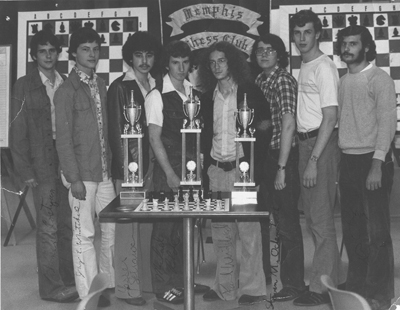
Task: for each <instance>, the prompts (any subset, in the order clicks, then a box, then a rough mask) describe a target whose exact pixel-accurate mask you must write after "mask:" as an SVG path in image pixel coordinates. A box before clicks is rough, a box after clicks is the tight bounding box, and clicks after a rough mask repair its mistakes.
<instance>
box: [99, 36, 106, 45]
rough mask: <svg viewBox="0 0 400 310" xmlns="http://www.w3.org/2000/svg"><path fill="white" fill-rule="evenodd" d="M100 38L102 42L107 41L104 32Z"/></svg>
mask: <svg viewBox="0 0 400 310" xmlns="http://www.w3.org/2000/svg"><path fill="white" fill-rule="evenodd" d="M100 39H101V44H104V43H106V38H105V37H104V34H102V35H101V37H100Z"/></svg>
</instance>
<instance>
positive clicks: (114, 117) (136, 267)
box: [107, 31, 161, 306]
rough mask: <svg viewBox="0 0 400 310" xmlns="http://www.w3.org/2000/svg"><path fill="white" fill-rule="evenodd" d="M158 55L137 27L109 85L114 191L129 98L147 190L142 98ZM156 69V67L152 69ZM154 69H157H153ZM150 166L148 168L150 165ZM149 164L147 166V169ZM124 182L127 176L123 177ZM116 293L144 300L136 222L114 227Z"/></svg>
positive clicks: (132, 147) (131, 142) (132, 150)
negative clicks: (136, 109) (136, 110)
mask: <svg viewBox="0 0 400 310" xmlns="http://www.w3.org/2000/svg"><path fill="white" fill-rule="evenodd" d="M160 55H161V44H160V43H159V42H158V41H157V40H156V39H155V38H154V37H153V36H151V35H150V34H149V33H147V32H142V31H138V32H136V33H135V34H133V35H132V36H130V37H129V38H128V39H127V40H126V42H125V44H124V46H123V47H122V57H123V59H124V61H125V63H127V64H129V66H130V67H129V69H128V71H127V72H126V73H124V74H123V75H122V76H121V77H119V78H118V79H116V80H115V81H114V82H113V83H112V84H111V85H110V88H109V89H108V93H107V102H108V120H109V127H108V132H109V137H110V148H111V152H112V155H113V156H112V161H111V176H112V178H113V180H114V182H115V188H116V192H117V195H118V194H119V193H120V192H121V184H122V183H123V182H124V180H123V178H124V171H123V167H124V148H123V140H122V139H121V134H123V133H124V128H125V126H127V125H129V123H128V122H127V121H126V119H125V117H124V108H125V107H126V106H127V104H128V103H129V102H130V101H131V91H132V90H133V95H134V102H135V104H136V105H138V106H140V107H141V109H142V110H141V111H142V112H141V116H140V119H139V123H140V124H141V125H142V129H143V131H142V132H143V133H144V138H143V139H142V141H143V167H142V168H143V175H144V189H145V190H148V189H149V188H150V186H151V181H152V175H153V170H152V167H153V165H152V163H151V161H150V159H151V157H153V156H150V153H152V152H151V148H150V145H149V135H148V130H147V126H146V122H145V120H146V114H145V111H144V98H146V95H147V93H148V92H150V91H151V90H152V89H153V88H154V87H155V86H156V80H155V79H154V77H153V75H152V74H150V72H151V71H152V72H153V74H154V73H157V70H156V69H157V67H158V66H157V63H158V61H159V57H160ZM152 69H155V70H152ZM155 71H156V72H155ZM128 149H129V152H128V162H129V163H130V162H132V161H133V162H136V163H137V162H138V145H137V140H136V139H128ZM150 167H151V168H150ZM149 168H150V169H149ZM125 182H126V180H125ZM115 240H116V243H115V296H116V297H117V298H121V299H123V300H125V302H127V303H128V304H130V305H135V306H141V305H144V304H145V303H146V301H145V299H143V297H142V288H141V281H142V276H143V275H142V269H143V268H142V265H141V255H142V253H140V238H139V224H138V222H133V223H117V225H116V228H115Z"/></svg>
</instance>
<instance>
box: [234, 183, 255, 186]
mask: <svg viewBox="0 0 400 310" xmlns="http://www.w3.org/2000/svg"><path fill="white" fill-rule="evenodd" d="M233 186H236V187H239V186H240V187H253V186H256V183H254V182H235V183H233Z"/></svg>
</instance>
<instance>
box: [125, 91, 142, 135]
mask: <svg viewBox="0 0 400 310" xmlns="http://www.w3.org/2000/svg"><path fill="white" fill-rule="evenodd" d="M141 115H142V107H141V106H140V105H137V104H136V103H135V99H134V97H133V90H131V100H130V102H129V103H128V104H127V105H125V106H124V116H125V119H126V121H127V122H128V123H129V128H125V133H126V134H140V133H141V132H142V128H141V125H140V124H139V123H138V121H139V119H140V116H141Z"/></svg>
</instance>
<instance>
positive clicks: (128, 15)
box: [18, 7, 147, 86]
mask: <svg viewBox="0 0 400 310" xmlns="http://www.w3.org/2000/svg"><path fill="white" fill-rule="evenodd" d="M80 27H90V28H92V29H94V30H96V31H97V32H98V33H99V35H100V37H101V40H102V44H101V50H100V60H99V63H98V65H97V68H96V73H97V74H98V75H99V76H100V77H101V78H103V79H104V80H105V82H106V85H107V86H109V85H110V84H111V83H112V82H113V81H114V80H115V79H116V78H118V77H119V76H121V75H122V73H123V72H125V71H126V70H127V69H128V65H127V64H126V63H125V62H124V61H123V59H122V46H123V44H124V43H125V42H126V40H127V39H128V37H129V36H131V35H132V34H134V33H135V32H136V31H147V8H146V7H138V8H117V9H93V10H63V11H33V12H19V15H18V77H20V76H23V75H25V74H27V73H28V72H30V71H31V70H32V69H33V68H35V66H36V65H35V63H34V62H33V60H32V58H31V56H30V54H29V44H30V40H31V39H32V37H33V36H34V35H35V33H37V32H38V31H40V30H42V29H48V30H50V31H52V32H53V33H54V34H55V35H56V36H57V37H58V39H59V40H60V42H61V45H62V52H61V53H60V55H59V60H58V64H57V70H58V71H59V72H60V73H62V74H65V75H67V76H68V74H69V72H70V71H71V69H72V68H73V66H74V65H75V61H74V60H73V59H70V58H69V55H68V46H69V38H70V36H71V34H72V32H73V31H74V30H75V29H78V28H80Z"/></svg>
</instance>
